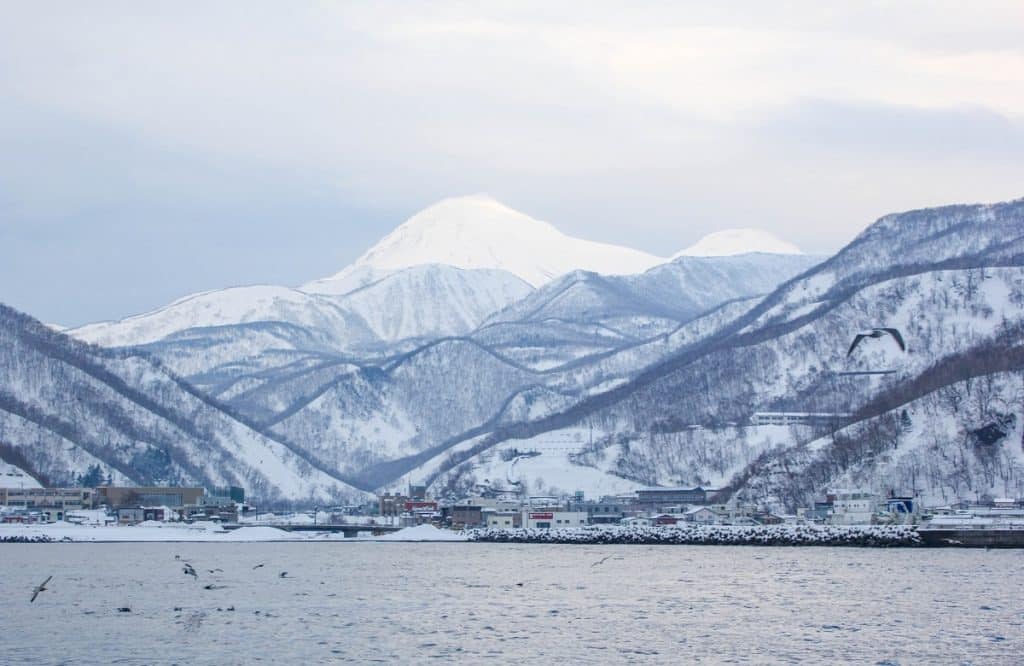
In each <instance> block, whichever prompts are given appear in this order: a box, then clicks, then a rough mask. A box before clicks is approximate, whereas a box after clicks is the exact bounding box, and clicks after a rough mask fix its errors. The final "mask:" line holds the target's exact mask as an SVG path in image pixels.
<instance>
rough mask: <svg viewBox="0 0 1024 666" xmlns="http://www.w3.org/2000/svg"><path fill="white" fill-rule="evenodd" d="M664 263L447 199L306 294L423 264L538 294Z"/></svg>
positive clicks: (492, 208)
mask: <svg viewBox="0 0 1024 666" xmlns="http://www.w3.org/2000/svg"><path fill="white" fill-rule="evenodd" d="M665 261H666V260H665V259H663V258H661V257H656V256H654V255H651V254H647V253H645V252H641V251H639V250H634V249H631V248H626V247H620V246H617V245H609V244H606V243H598V242H595V241H589V240H583V239H580V238H573V237H572V236H567V235H566V234H563V233H562V232H561V231H559V230H558V229H556V228H555V227H553V226H552V225H550V224H548V223H547V222H542V221H540V220H536V219H534V218H532V217H530V216H528V215H526V214H524V213H520V212H519V211H516V210H513V209H512V208H509V207H508V206H506V205H504V204H502V203H499V202H498V201H495V200H494V199H492V198H491V197H489V196H486V195H476V196H467V197H454V198H450V199H444V200H443V201H440V202H438V203H436V204H434V205H432V206H430V207H428V208H426V209H424V210H422V211H420V212H419V213H417V214H416V215H413V216H412V217H411V218H409V219H408V220H407V221H406V222H405V223H404V224H402V225H401V226H400V227H398V228H397V229H395V230H394V231H393V232H391V233H390V234H388V235H387V236H385V237H384V239H383V240H381V241H380V242H379V243H377V244H376V245H374V246H373V247H372V248H370V249H369V250H367V252H366V253H365V254H363V255H362V256H361V257H359V259H357V260H356V261H355V263H354V264H352V265H351V266H349V267H348V268H346V269H345V270H343V271H341V272H340V273H338V274H337V275H335V276H333V277H331V278H328V279H325V280H318V281H316V282H311V283H308V284H306V285H303V287H302V289H304V290H306V291H310V292H315V293H333V294H337V293H344V291H345V290H347V289H349V288H350V287H351V285H352V284H353V283H354V282H355V283H358V282H359V281H360V280H361V279H362V278H361V274H363V273H365V272H366V271H367V269H370V270H372V271H393V270H397V269H401V268H408V267H410V266H418V265H421V264H445V265H447V266H455V267H457V268H491V269H498V270H503V271H507V272H509V273H512V274H513V275H516V276H518V277H519V278H521V279H523V280H524V281H526V282H528V283H530V284H531V285H533V286H535V287H536V286H540V285H542V284H544V283H546V282H548V281H550V280H552V279H554V278H556V277H558V276H560V275H564V274H565V273H568V272H570V271H573V270H586V271H593V272H595V273H602V274H605V275H625V274H629V273H640V272H642V271H645V270H647V269H648V268H651V267H653V266H656V265H658V264H661V263H664V262H665ZM337 285H341V286H337Z"/></svg>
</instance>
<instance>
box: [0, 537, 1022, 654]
mask: <svg viewBox="0 0 1024 666" xmlns="http://www.w3.org/2000/svg"><path fill="white" fill-rule="evenodd" d="M0 562H2V575H0V594H2V600H3V602H2V605H0V608H2V610H0V631H2V635H0V663H4V664H19V663H27V664H51V663H74V664H106V663H119V664H206V663H211V664H213V663H215V664H242V663H279V664H283V663H330V662H335V663H346V662H349V663H369V662H383V663H437V662H442V663H443V662H457V663H473V664H475V663H488V662H489V663H513V662H514V663H517V664H557V663H592V664H619V663H676V664H678V663H688V662H705V663H799V662H805V663H867V664H883V663H884V664H895V663H900V664H914V663H975V664H986V663H996V664H998V663H1006V664H1010V663H1021V662H1022V660H1024V583H1022V580H1024V579H1022V576H1021V573H1022V571H1024V551H1014V550H1005V551H997V550H992V551H984V550H957V549H888V550H887V549H862V548H823V547H809V548H784V547H783V548H780V547H775V548H770V547H732V546H650V547H648V546H553V545H512V544H475V543H344V542H342V543H253V544H227V543H225V544H204V543H127V544H24V545H23V544H0ZM185 562H188V563H190V564H191V565H192V566H193V567H194V569H195V571H196V573H197V577H196V578H193V577H192V576H190V575H187V574H185V573H183V569H184V563H185ZM50 575H52V576H53V579H52V580H51V581H50V583H49V585H48V589H47V590H46V591H44V592H42V593H41V594H40V595H39V598H38V599H37V600H36V601H35V603H30V602H29V598H30V596H31V593H32V590H33V589H34V588H35V586H36V585H38V584H39V583H40V582H42V581H43V580H44V579H45V578H46V577H47V576H50Z"/></svg>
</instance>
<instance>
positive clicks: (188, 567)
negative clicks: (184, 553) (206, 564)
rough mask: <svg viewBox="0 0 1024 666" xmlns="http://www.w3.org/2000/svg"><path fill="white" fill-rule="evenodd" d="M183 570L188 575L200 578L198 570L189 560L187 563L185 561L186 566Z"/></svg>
mask: <svg viewBox="0 0 1024 666" xmlns="http://www.w3.org/2000/svg"><path fill="white" fill-rule="evenodd" d="M181 571H182V573H184V574H185V575H186V576H192V577H193V578H195V579H197V580H198V578H199V576H197V575H196V570H195V569H193V568H192V565H191V564H189V563H188V562H186V563H185V568H184V569H182V570H181Z"/></svg>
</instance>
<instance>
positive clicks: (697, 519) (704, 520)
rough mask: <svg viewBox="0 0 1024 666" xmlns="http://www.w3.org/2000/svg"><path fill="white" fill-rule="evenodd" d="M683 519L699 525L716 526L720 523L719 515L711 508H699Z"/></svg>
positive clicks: (686, 514) (692, 510)
mask: <svg viewBox="0 0 1024 666" xmlns="http://www.w3.org/2000/svg"><path fill="white" fill-rule="evenodd" d="M683 519H684V520H685V521H686V522H688V523H696V524H698V525H714V524H715V523H717V522H718V513H717V512H716V511H714V510H713V509H711V508H710V507H706V506H699V507H696V508H694V509H690V510H689V511H687V512H686V513H685V514H683Z"/></svg>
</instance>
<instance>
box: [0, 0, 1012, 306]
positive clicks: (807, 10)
mask: <svg viewBox="0 0 1024 666" xmlns="http://www.w3.org/2000/svg"><path fill="white" fill-rule="evenodd" d="M480 4H482V3H472V2H467V3H443V2H422V3H397V2H396V3H389V2H379V3H377V2H375V3H365V2H358V3H357V2H352V3H341V2H336V3H322V4H321V3H305V4H300V3H281V2H273V3H267V4H260V3H256V2H251V1H247V2H235V3H180V2H169V3H164V4H162V5H161V4H159V3H150V2H147V3H137V2H129V3H123V4H122V3H97V2H90V3H78V2H59V3H46V2H20V3H16V2H5V3H3V4H0V301H3V302H6V303H9V304H11V305H14V306H15V307H18V308H21V309H23V310H26V311H28V312H29V313H30V314H33V315H35V316H38V317H40V318H42V319H44V320H46V321H50V322H55V323H62V324H69V325H70V324H79V323H83V322H86V321H94V320H98V319H107V318H119V317H122V316H126V315H129V314H133V313H137V312H140V311H143V310H147V309H151V308H153V307H157V306H160V305H163V304H165V303H167V302H168V301H170V300H172V299H173V298H176V297H179V296H182V295H184V294H187V293H190V292H193V291H198V290H203V289H213V288H219V287H224V286H229V285H238V284H253V283H276V284H292V285H294V284H299V283H302V282H305V281H306V280H309V279H312V278H316V277H322V276H325V275H328V274H332V273H334V272H336V271H338V270H340V269H341V268H342V267H343V266H344V265H345V264H347V263H348V262H350V261H351V260H353V259H354V258H355V257H356V256H358V255H359V254H361V253H362V252H363V251H364V250H365V249H366V248H368V247H369V246H370V245H372V244H373V243H374V242H375V241H376V240H378V239H379V238H380V237H381V236H383V235H384V234H385V233H387V232H388V231H390V230H391V229H392V228H394V227H395V226H397V225H398V224H399V223H401V222H402V221H403V220H405V219H406V218H407V217H408V216H409V215H411V214H413V213H414V212H416V211H417V210H419V209H421V208H423V207H425V206H427V205H429V204H430V203H432V202H434V201H436V200H438V199H441V198H443V197H446V196H451V195H459V194H470V193H477V192H486V193H489V194H491V195H492V196H494V197H496V198H498V199H499V200H501V201H503V202H505V203H507V204H508V205H510V206H512V207H514V208H517V209H519V210H522V211H524V212H526V213H528V214H530V215H532V216H534V217H538V218H540V219H544V220H547V221H549V222H551V223H553V224H555V225H556V226H557V227H559V228H560V229H562V230H563V231H565V232H566V233H570V234H573V235H576V236H581V237H584V238H589V239H594V240H601V241H606V242H612V243H620V244H627V245H631V246H634V247H637V248H639V249H642V250H646V251H649V252H653V253H656V254H661V255H669V254H672V253H673V252H675V251H677V250H679V249H681V248H683V247H685V246H687V245H689V244H691V243H692V242H694V241H696V240H697V239H698V238H699V237H701V236H702V235H704V234H705V233H709V232H711V231H715V230H719V229H723V228H727V227H736V226H753V227H761V228H764V229H767V230H769V231H772V232H774V233H776V234H778V235H779V236H781V237H783V238H785V239H787V240H791V241H793V242H795V243H797V244H798V245H800V246H801V247H802V248H804V249H805V250H806V251H811V252H831V251H833V250H835V249H837V248H839V247H841V246H842V245H843V244H845V243H846V242H847V241H849V240H850V239H851V238H852V237H853V236H854V235H856V233H858V232H859V231H860V230H861V229H863V228H864V227H865V226H867V225H868V224H869V223H871V222H872V221H873V220H874V219H876V218H877V217H879V216H881V215H882V214H885V213H888V212H893V211H898V210H905V209H910V208H920V207H924V206H931V205H938V204H943V203H952V202H975V201H999V200H1006V199H1012V198H1017V197H1021V196H1024V3H1022V2H1020V0H1009V1H1007V2H971V3H964V2H962V1H956V2H936V1H930V2H921V3H914V2H893V3H888V2H875V3H869V2H842V3H834V4H833V6H831V7H829V6H828V5H829V4H830V3H826V2H822V1H821V0H816V1H812V2H806V3H801V2H787V3H768V2H761V1H760V0H752V1H751V2H735V3H724V2H723V3H704V2H702V3H694V4H693V6H686V3H682V2H664V3H657V2H655V3H636V2H624V3H602V2H594V1H592V0H591V1H587V2H579V3H572V4H570V3H551V2H540V3H537V4H536V5H530V4H528V3H524V2H515V3H508V4H505V5H501V4H489V5H487V8H486V9H481V8H480V7H479V6H478V5H480ZM712 4H713V5H715V6H714V7H712V8H709V7H707V6H705V5H712ZM551 5H558V7H554V8H553V7H551Z"/></svg>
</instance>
